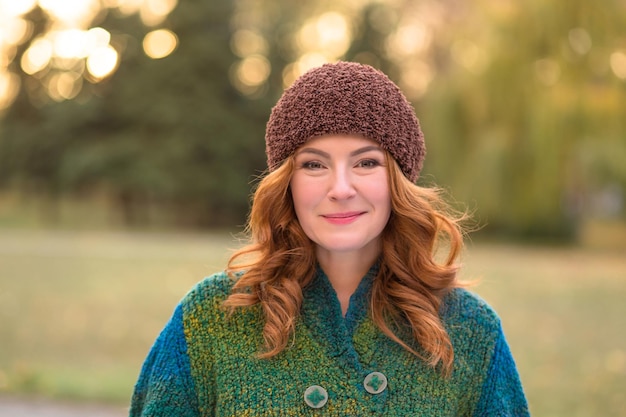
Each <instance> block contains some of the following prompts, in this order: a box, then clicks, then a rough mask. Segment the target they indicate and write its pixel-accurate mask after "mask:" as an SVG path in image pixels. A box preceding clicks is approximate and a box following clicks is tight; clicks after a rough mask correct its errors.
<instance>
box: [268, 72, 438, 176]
mask: <svg viewBox="0 0 626 417" xmlns="http://www.w3.org/2000/svg"><path fill="white" fill-rule="evenodd" d="M341 134H344V135H359V136H364V137H366V138H368V139H372V140H374V141H376V142H378V143H379V144H380V145H381V147H382V148H383V149H385V150H386V151H388V152H389V153H390V154H391V155H392V156H393V158H394V159H395V160H396V161H397V162H398V164H399V165H400V167H401V168H402V172H404V175H405V176H406V177H407V178H409V179H410V180H411V181H415V180H417V178H418V177H419V173H420V171H421V169H422V165H423V162H424V156H425V154H426V147H425V145H424V135H423V134H422V131H421V129H420V125H419V121H418V120H417V117H416V116H415V112H414V110H413V107H411V104H410V103H409V102H408V101H407V99H406V98H405V96H404V95H403V94H402V92H401V91H400V89H399V88H398V87H397V86H396V85H395V84H394V83H393V82H392V81H391V80H390V79H389V78H388V77H387V76H386V75H385V74H383V73H382V72H380V71H378V70H376V69H374V68H372V67H370V66H368V65H362V64H357V63H352V62H338V63H336V64H325V65H323V66H321V67H318V68H314V69H312V70H310V71H308V72H306V73H305V74H304V75H302V76H301V77H300V78H299V79H297V80H296V81H295V82H294V84H293V85H292V86H291V87H289V88H288V89H287V90H285V92H284V93H283V95H282V97H281V98H280V99H279V100H278V103H277V104H276V106H274V108H273V109H272V113H271V115H270V118H269V121H268V123H267V126H266V132H265V144H266V153H267V164H268V167H269V169H270V171H272V170H274V169H276V168H278V167H279V166H280V164H281V163H282V162H283V161H284V160H285V159H286V158H287V157H289V156H290V155H292V154H293V153H294V152H295V151H296V149H297V148H298V147H299V146H301V145H302V144H304V143H305V142H306V141H307V140H309V139H311V138H314V137H318V136H324V135H341Z"/></svg>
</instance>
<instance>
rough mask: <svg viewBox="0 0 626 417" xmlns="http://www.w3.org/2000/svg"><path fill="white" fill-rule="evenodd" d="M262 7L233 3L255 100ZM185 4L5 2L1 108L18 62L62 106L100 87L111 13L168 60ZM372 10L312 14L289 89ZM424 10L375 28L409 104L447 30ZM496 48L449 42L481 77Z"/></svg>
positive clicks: (615, 60) (344, 42)
mask: <svg viewBox="0 0 626 417" xmlns="http://www.w3.org/2000/svg"><path fill="white" fill-rule="evenodd" d="M255 2H256V0H236V1H235V5H236V10H235V13H234V16H233V19H232V22H231V23H232V24H231V26H232V28H233V32H232V36H231V42H230V47H231V49H232V51H233V53H234V54H235V55H236V56H238V58H239V59H238V60H237V62H236V63H235V64H234V65H233V67H232V68H231V71H230V79H231V82H232V84H233V85H234V86H235V87H236V88H237V89H238V90H239V91H240V92H241V93H242V94H244V95H247V96H249V97H252V98H254V97H255V96H260V95H262V94H263V93H264V91H266V89H267V80H268V79H269V76H270V74H271V73H272V70H273V69H272V68H271V63H270V62H269V60H268V59H267V56H268V54H269V48H270V47H269V42H268V40H267V39H266V38H265V37H264V35H263V28H262V25H259V27H255V25H254V24H250V22H255V21H257V22H258V21H260V18H259V16H252V15H251V14H253V13H256V14H258V13H259V10H258V8H257V7H252V6H253V4H252V3H255ZM177 3H178V0H0V111H1V110H2V109H4V108H7V107H8V106H10V104H11V103H12V102H13V100H14V99H15V97H16V95H17V93H18V91H19V88H20V87H21V86H20V85H19V83H20V77H18V75H17V74H14V73H12V72H11V71H10V70H9V65H10V64H11V63H12V62H13V61H14V60H15V59H19V60H20V61H19V66H20V68H21V70H22V71H24V73H26V74H28V75H31V76H33V77H34V78H36V79H38V80H39V81H40V83H41V85H42V86H43V87H44V88H43V91H44V94H45V95H46V96H47V97H50V98H52V99H54V100H56V101H63V100H69V99H73V98H75V97H76V96H77V95H78V94H79V93H80V91H81V90H82V87H83V83H84V82H85V81H87V82H90V83H98V82H100V81H102V80H104V79H106V78H107V77H110V76H111V75H112V74H113V73H114V72H115V71H116V69H117V67H118V65H119V60H120V54H121V53H122V51H121V50H119V48H120V47H119V45H117V44H116V42H115V40H114V39H112V36H111V33H109V32H108V31H107V30H106V29H104V28H101V27H97V26H95V25H94V20H95V19H96V18H97V16H98V15H99V14H100V13H101V12H102V10H103V9H109V10H116V11H117V12H119V13H121V14H124V15H130V14H138V15H139V16H140V18H141V20H142V22H143V23H144V24H145V25H146V27H147V28H148V33H147V34H146V36H145V37H144V39H143V41H142V45H143V49H144V52H145V53H146V55H147V56H149V57H151V58H153V59H162V58H165V57H167V56H169V55H170V54H171V53H172V52H174V51H175V50H176V48H177V46H178V42H179V40H178V37H177V35H176V34H175V33H173V32H171V31H169V30H166V29H163V28H160V27H159V25H161V24H162V23H163V22H164V20H165V19H166V18H167V16H168V15H169V14H170V13H171V12H172V10H173V9H174V8H175V7H176V6H177ZM366 3H368V1H366V0H352V1H346V2H345V3H342V7H341V8H337V9H336V10H334V11H327V12H321V13H320V14H317V15H313V16H311V17H310V18H308V19H307V20H306V21H305V22H303V23H302V24H301V26H300V27H299V29H298V30H297V32H296V33H295V35H294V37H293V39H291V43H292V47H293V50H294V51H296V56H297V59H295V60H294V62H292V63H291V64H290V65H287V66H286V68H284V69H283V70H282V78H283V84H284V86H285V87H287V86H289V85H290V84H291V83H292V82H293V81H294V80H295V79H296V78H297V77H298V76H299V75H301V74H302V73H304V72H305V71H307V70H308V69H310V68H312V67H315V66H318V65H321V64H323V63H326V62H333V61H337V60H339V59H341V58H342V57H343V56H344V55H345V53H346V52H347V51H348V49H349V47H350V45H351V42H352V41H353V37H354V36H355V32H356V30H357V29H356V28H355V27H353V25H354V23H353V22H354V17H355V16H356V15H357V14H358V13H359V12H360V9H361V8H362V7H364V5H365V4H366ZM425 3H428V2H425ZM508 4H510V3H508ZM420 5H421V3H415V4H414V5H412V6H411V7H409V8H408V9H407V10H405V12H406V13H403V14H402V15H401V16H400V15H388V14H387V15H386V14H384V13H383V14H380V15H374V16H373V17H372V21H371V22H370V23H371V24H372V26H373V27H374V28H375V29H376V30H379V31H380V32H381V33H383V32H384V33H385V35H386V42H385V44H384V47H385V50H386V53H387V58H389V59H391V60H393V61H394V62H395V63H396V64H397V65H398V67H399V68H400V70H401V72H400V74H399V77H400V79H399V83H400V86H401V88H402V89H403V90H404V91H405V92H406V93H407V95H408V96H409V97H411V98H419V97H421V96H422V95H423V94H425V93H426V91H427V90H428V87H429V84H430V83H431V81H432V80H433V79H434V77H435V73H434V69H433V68H432V63H431V62H430V57H429V51H430V49H431V47H432V42H433V38H434V37H435V36H436V35H435V34H436V33H438V32H437V31H438V30H440V26H441V25H442V24H443V23H442V19H441V16H440V13H439V10H438V8H437V7H431V6H432V4H431V5H430V6H428V7H427V6H420ZM37 6H38V7H40V8H41V9H42V10H43V11H44V12H45V13H47V14H48V15H49V17H50V20H51V22H52V24H51V25H50V27H49V28H48V29H47V31H46V32H45V33H43V34H41V35H39V36H38V37H37V38H36V39H31V37H32V34H33V33H32V32H33V25H32V22H30V21H28V20H27V19H26V18H25V15H27V13H29V12H30V11H31V10H33V9H34V8H35V7H37ZM494 7H495V6H494ZM387 10H388V12H387V13H395V12H393V11H392V10H391V9H387ZM498 13H501V14H510V13H513V10H512V9H510V8H508V9H507V8H503V9H502V10H499V11H498ZM238 22H247V23H246V24H245V25H243V24H239V23H238ZM25 42H30V43H29V47H28V49H27V50H26V51H25V53H24V54H23V55H22V56H21V57H16V53H17V52H16V51H17V47H18V46H19V45H22V44H24V43H25ZM567 42H568V43H569V47H570V49H571V51H573V52H574V53H575V54H579V55H585V54H587V53H589V51H590V50H591V49H592V47H593V42H592V39H591V37H590V35H589V33H588V32H587V31H586V30H585V29H584V28H572V29H571V30H570V31H569V33H568V38H567ZM488 48H489V45H488V42H486V43H485V44H479V43H477V42H476V41H475V40H470V39H457V40H454V41H453V42H452V44H451V47H450V56H451V58H452V59H453V61H454V62H455V63H456V64H457V65H458V66H459V67H460V68H463V69H464V70H466V71H468V72H469V73H472V74H477V75H478V74H480V73H482V72H483V71H485V69H486V68H488V66H489V64H490V56H489V50H488ZM357 58H358V60H359V61H361V62H366V63H370V64H373V65H376V64H377V62H376V60H377V59H378V58H377V57H375V56H374V55H372V54H368V53H363V54H362V56H359V57H357ZM606 65H607V67H610V68H611V70H612V72H613V73H614V74H615V75H616V76H617V77H619V78H621V79H626V51H623V50H616V51H614V52H612V53H611V54H610V58H609V62H607V64H606ZM533 70H534V74H535V77H536V79H537V80H538V81H539V82H541V83H543V84H544V85H546V86H551V85H554V84H556V83H557V82H558V81H559V78H560V77H561V67H560V64H559V62H558V61H557V60H555V59H552V58H542V59H538V60H537V61H535V62H534V64H533Z"/></svg>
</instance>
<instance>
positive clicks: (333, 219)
mask: <svg viewBox="0 0 626 417" xmlns="http://www.w3.org/2000/svg"><path fill="white" fill-rule="evenodd" d="M363 214H365V212H363V211H353V212H349V213H333V214H325V215H322V217H323V218H324V219H325V220H326V221H328V222H329V223H333V224H348V223H352V222H353V221H355V220H356V219H358V218H359V217H361V215H363Z"/></svg>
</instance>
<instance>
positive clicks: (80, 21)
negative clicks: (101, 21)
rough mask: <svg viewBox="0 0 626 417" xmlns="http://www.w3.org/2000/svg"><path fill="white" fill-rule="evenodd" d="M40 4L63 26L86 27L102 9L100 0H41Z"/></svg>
mask: <svg viewBox="0 0 626 417" xmlns="http://www.w3.org/2000/svg"><path fill="white" fill-rule="evenodd" d="M39 6H40V7H41V8H42V9H43V10H44V11H46V12H47V13H48V14H49V15H50V16H52V17H53V18H54V20H55V21H56V23H57V24H58V25H59V26H61V27H78V28H85V27H87V25H88V24H89V23H91V22H92V21H93V19H94V18H95V17H96V15H97V14H98V13H99V12H100V10H101V6H100V1H99V0H39Z"/></svg>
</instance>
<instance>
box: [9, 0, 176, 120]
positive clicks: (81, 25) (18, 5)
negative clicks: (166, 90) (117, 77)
mask: <svg viewBox="0 0 626 417" xmlns="http://www.w3.org/2000/svg"><path fill="white" fill-rule="evenodd" d="M176 5H177V0H0V110H2V109H3V108H6V107H8V106H9V105H10V104H11V103H12V102H13V100H14V99H15V97H16V95H17V93H18V91H19V88H20V85H19V80H20V79H19V77H18V76H17V75H16V74H13V73H11V72H10V71H9V70H8V67H9V64H11V62H12V61H13V60H14V59H16V56H15V55H16V50H17V47H18V46H19V45H21V44H23V43H24V42H26V41H28V40H30V38H31V36H32V32H33V24H32V22H30V21H29V20H27V19H26V18H25V15H26V14H28V13H29V12H30V11H32V10H33V9H34V8H35V7H37V6H39V7H40V8H41V9H42V10H43V11H44V12H45V13H47V14H48V16H49V17H50V21H51V23H52V24H51V25H50V27H49V28H48V29H47V31H46V32H45V33H43V34H41V35H40V36H38V37H37V38H36V39H32V40H31V41H30V45H29V47H28V49H27V50H26V51H25V53H24V54H23V55H22V57H21V58H20V62H19V65H20V67H21V69H22V71H24V72H25V73H26V74H28V75H32V76H34V77H36V78H38V79H39V80H40V82H41V83H42V85H43V86H44V88H45V93H46V94H47V95H48V96H49V97H50V98H52V99H54V100H56V101H62V100H69V99H72V98H75V97H76V96H77V95H78V94H79V93H80V91H81V89H82V86H83V82H84V80H88V81H89V82H92V83H97V82H99V81H101V80H103V79H105V78H107V77H109V76H110V75H111V74H113V73H114V72H115V70H116V69H117V67H118V65H119V57H120V52H121V51H119V50H118V49H116V47H115V44H112V43H111V34H110V33H109V32H108V31H107V30H106V29H103V28H101V27H93V22H94V19H95V18H96V17H97V16H98V15H99V14H100V13H101V12H102V9H103V8H107V9H117V10H118V11H119V12H120V13H122V14H125V15H130V14H139V16H140V17H141V20H142V22H143V23H144V24H145V25H146V26H147V27H148V28H154V30H153V31H151V32H149V33H148V34H147V35H146V36H145V38H144V40H143V47H144V51H145V53H146V55H148V56H149V57H151V58H153V59H160V58H164V57H166V56H168V55H169V54H171V53H172V52H173V51H174V50H175V49H176V47H177V43H178V38H177V37H176V34H174V33H172V32H171V31H167V30H164V29H159V28H158V25H159V24H161V23H162V22H163V21H164V20H165V19H166V18H167V16H168V15H169V13H170V12H171V11H172V10H173V9H174V8H175V7H176Z"/></svg>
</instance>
